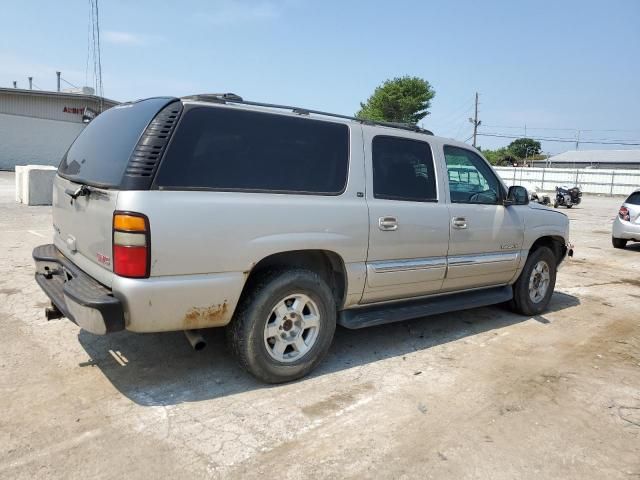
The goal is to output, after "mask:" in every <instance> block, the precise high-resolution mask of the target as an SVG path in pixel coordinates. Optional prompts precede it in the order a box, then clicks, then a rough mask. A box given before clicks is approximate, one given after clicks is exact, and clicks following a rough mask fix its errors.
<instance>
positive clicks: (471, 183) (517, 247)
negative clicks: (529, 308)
mask: <svg viewBox="0 0 640 480" xmlns="http://www.w3.org/2000/svg"><path fill="white" fill-rule="evenodd" d="M444 156H445V160H446V164H447V173H448V176H449V196H450V204H449V214H450V221H449V230H450V235H451V237H450V242H449V254H448V257H447V262H448V271H447V277H446V279H445V281H444V284H443V290H456V289H464V288H477V287H484V286H490V285H501V284H506V283H508V282H509V281H510V280H511V279H512V278H513V276H514V275H515V273H516V271H517V269H518V265H519V264H520V260H521V255H522V253H521V249H522V244H523V240H524V222H523V216H522V215H521V213H520V212H521V209H522V208H527V207H526V206H509V207H505V206H504V205H503V199H504V198H505V197H506V191H505V188H504V186H503V185H502V183H501V182H500V181H499V180H498V177H497V176H496V174H495V172H494V171H493V170H492V169H491V167H490V166H489V165H488V164H487V162H486V161H485V160H484V159H483V158H482V157H480V156H479V155H478V154H477V153H475V152H473V151H471V150H468V149H466V148H461V147H454V146H449V145H445V146H444Z"/></svg>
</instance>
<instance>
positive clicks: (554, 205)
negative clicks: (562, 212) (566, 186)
mask: <svg viewBox="0 0 640 480" xmlns="http://www.w3.org/2000/svg"><path fill="white" fill-rule="evenodd" d="M553 208H558V201H557V200H556V201H555V202H553Z"/></svg>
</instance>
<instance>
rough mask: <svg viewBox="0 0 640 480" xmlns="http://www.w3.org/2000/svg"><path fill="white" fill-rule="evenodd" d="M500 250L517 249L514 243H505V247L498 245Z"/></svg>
mask: <svg viewBox="0 0 640 480" xmlns="http://www.w3.org/2000/svg"><path fill="white" fill-rule="evenodd" d="M500 248H501V249H502V250H513V249H514V248H518V245H516V244H515V243H507V244H505V245H500Z"/></svg>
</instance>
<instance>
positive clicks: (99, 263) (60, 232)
mask: <svg viewBox="0 0 640 480" xmlns="http://www.w3.org/2000/svg"><path fill="white" fill-rule="evenodd" d="M79 187H80V184H77V183H74V182H71V181H69V180H66V179H64V178H62V177H60V176H59V175H56V177H55V180H54V183H53V228H54V231H55V232H54V243H55V245H56V246H57V247H58V249H60V251H61V252H62V253H63V254H64V255H65V256H66V257H67V258H69V259H70V260H71V261H72V262H73V263H75V264H76V265H77V266H78V267H80V269H82V270H84V271H85V272H86V273H88V274H89V275H90V276H92V277H93V278H95V279H96V280H98V281H99V282H100V283H102V284H103V285H106V286H108V287H110V286H111V280H112V276H113V273H112V270H113V268H112V266H111V241H112V238H111V237H112V222H113V212H114V210H115V209H116V200H117V198H118V191H117V190H108V189H100V188H97V187H91V188H90V193H89V194H88V195H85V196H81V197H78V198H76V199H72V198H71V196H70V195H68V194H67V193H65V191H69V192H73V191H76V190H77V189H78V188H79ZM72 200H73V201H72Z"/></svg>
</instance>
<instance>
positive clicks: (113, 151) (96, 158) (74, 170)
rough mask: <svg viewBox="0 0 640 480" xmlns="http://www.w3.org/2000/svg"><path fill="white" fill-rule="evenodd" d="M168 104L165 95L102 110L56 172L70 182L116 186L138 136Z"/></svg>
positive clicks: (68, 152) (83, 132)
mask: <svg viewBox="0 0 640 480" xmlns="http://www.w3.org/2000/svg"><path fill="white" fill-rule="evenodd" d="M167 103H169V99H168V98H150V99H148V100H142V101H139V102H135V103H127V104H123V105H118V106H116V107H113V108H110V109H109V110H107V111H105V112H103V113H101V114H100V115H98V116H97V117H96V118H95V119H94V120H93V121H91V123H89V125H87V126H86V127H85V129H84V130H83V131H82V132H81V133H80V135H79V136H78V138H77V139H76V141H75V142H73V144H72V145H71V147H69V150H68V151H67V153H66V154H65V155H64V157H62V162H61V163H60V166H59V167H58V173H59V174H60V175H61V176H62V177H64V178H67V179H69V180H71V181H73V182H78V183H86V184H89V185H96V186H102V187H107V188H109V187H117V186H119V185H120V183H121V181H122V177H123V175H124V172H125V169H126V168H127V164H128V162H129V157H130V156H131V152H132V151H133V149H134V148H135V146H136V143H137V142H138V139H139V138H140V135H141V134H142V132H143V131H144V129H145V128H146V127H147V125H148V124H149V122H151V120H152V119H153V117H155V115H156V114H157V113H158V111H159V110H161V109H162V108H163V107H164V106H165V105H166V104H167Z"/></svg>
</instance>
